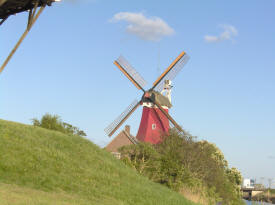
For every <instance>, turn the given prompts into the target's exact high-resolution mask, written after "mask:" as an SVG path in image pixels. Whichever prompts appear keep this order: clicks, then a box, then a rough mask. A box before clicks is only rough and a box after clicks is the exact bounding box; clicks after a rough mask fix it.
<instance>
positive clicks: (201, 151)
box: [120, 130, 243, 205]
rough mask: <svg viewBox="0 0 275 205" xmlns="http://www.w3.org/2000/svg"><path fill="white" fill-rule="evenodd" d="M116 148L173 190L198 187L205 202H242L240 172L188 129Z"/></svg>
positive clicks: (126, 158)
mask: <svg viewBox="0 0 275 205" xmlns="http://www.w3.org/2000/svg"><path fill="white" fill-rule="evenodd" d="M120 152H121V154H122V155H121V156H122V160H123V161H124V162H125V163H126V164H128V165H129V166H131V167H133V168H134V169H136V170H137V171H138V172H139V173H141V174H143V175H145V176H147V177H148V178H150V179H151V180H153V181H155V182H158V183H161V184H163V185H165V186H167V187H169V188H171V189H173V190H175V191H180V190H181V189H182V187H190V188H196V187H197V188H199V187H201V188H199V189H200V190H205V192H206V193H203V194H204V195H205V196H206V197H208V198H209V204H213V201H216V202H218V201H221V202H223V203H224V204H229V205H230V204H232V205H233V204H242V203H243V202H242V200H241V197H240V189H239V185H240V183H241V174H240V172H239V171H238V170H237V169H236V168H231V169H230V168H229V167H228V162H227V161H226V160H225V158H224V155H223V154H222V152H221V151H220V150H219V149H218V148H217V147H216V146H215V145H214V144H212V143H209V142H207V141H196V140H195V137H193V136H192V135H190V134H189V133H186V132H184V134H180V133H178V132H177V131H175V130H170V133H169V135H167V136H163V141H162V143H160V144H157V145H151V144H148V143H139V144H138V145H131V146H125V147H122V148H121V149H120ZM203 187H206V189H204V188H203Z"/></svg>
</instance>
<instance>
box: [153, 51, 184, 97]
mask: <svg viewBox="0 0 275 205" xmlns="http://www.w3.org/2000/svg"><path fill="white" fill-rule="evenodd" d="M188 60H189V56H188V55H187V54H186V53H185V52H182V53H181V54H180V56H179V57H178V58H177V59H176V60H175V61H174V62H173V63H172V64H171V65H170V66H169V67H168V69H166V71H164V73H163V74H162V75H161V76H160V77H159V79H158V80H156V82H155V83H154V86H153V88H155V90H156V91H158V92H160V91H161V90H162V89H163V87H164V82H165V80H173V79H174V78H175V77H176V75H177V74H178V73H179V72H180V71H181V69H182V68H183V66H184V65H185V64H186V63H187V62H188Z"/></svg>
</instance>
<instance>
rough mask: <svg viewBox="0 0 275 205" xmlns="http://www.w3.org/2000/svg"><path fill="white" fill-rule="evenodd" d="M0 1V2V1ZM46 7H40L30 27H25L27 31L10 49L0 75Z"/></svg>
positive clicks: (0, 68) (0, 69)
mask: <svg viewBox="0 0 275 205" xmlns="http://www.w3.org/2000/svg"><path fill="white" fill-rule="evenodd" d="M0 1H1V0H0ZM45 6H46V5H43V6H41V7H40V9H39V11H38V12H37V14H36V15H35V16H34V18H33V20H32V22H31V24H30V26H28V27H27V29H26V30H25V32H24V33H23V34H22V36H21V37H20V39H19V40H18V42H17V44H16V45H15V46H14V48H13V49H12V51H11V52H10V54H9V56H8V57H7V58H6V60H5V61H4V63H3V65H2V66H1V67H0V74H1V73H2V71H3V70H4V68H5V67H6V65H7V64H8V62H9V61H10V59H11V58H12V56H13V54H14V53H15V52H16V50H17V49H18V47H19V46H20V44H21V43H22V41H23V40H24V39H25V37H26V36H27V34H28V33H29V31H30V29H31V28H32V26H33V25H34V23H35V22H36V20H37V19H38V17H39V16H40V14H41V13H42V11H43V10H44V8H45Z"/></svg>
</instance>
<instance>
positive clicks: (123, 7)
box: [0, 0, 275, 181]
mask: <svg viewBox="0 0 275 205" xmlns="http://www.w3.org/2000/svg"><path fill="white" fill-rule="evenodd" d="M274 9H275V1H274V0H265V1H259V0H258V1H256V0H255V1H237V0H235V1H218V0H213V1H207V2H206V1H179V0H178V1H162V2H160V1H155V0H152V1H150V2H149V1H135V2H133V1H131V2H129V1H123V0H118V1H103V0H96V1H88V0H86V1H84V0H82V1H81V0H79V1H77V0H75V1H64V2H61V3H55V4H54V5H53V6H52V7H48V8H47V9H46V10H45V11H44V12H43V13H42V15H41V17H40V18H39V19H38V21H37V23H36V24H35V25H34V27H33V29H32V30H31V32H30V33H29V35H28V36H27V38H26V39H25V40H24V42H23V44H22V46H21V47H20V48H19V49H18V51H17V52H16V54H15V56H14V58H13V59H12V60H11V61H10V63H9V64H8V66H7V67H6V69H5V70H4V72H3V73H2V74H1V76H0V116H1V118H2V119H6V120H11V121H17V122H22V123H27V124H30V123H31V122H30V119H31V118H33V117H38V118H39V117H41V116H42V115H43V114H44V113H46V112H49V113H52V114H58V115H60V116H61V117H62V119H63V120H64V121H67V122H69V123H71V124H73V125H76V126H78V127H80V128H81V129H83V130H84V131H85V132H86V133H87V134H88V138H89V139H91V140H92V141H93V142H95V143H96V144H98V145H100V146H104V145H106V144H107V143H108V142H109V141H110V140H111V139H110V138H108V137H107V136H106V135H105V133H104V131H103V130H104V128H105V127H106V126H107V125H108V124H109V123H111V122H112V121H113V120H114V119H115V118H116V117H117V116H118V115H119V114H120V113H121V112H122V111H123V110H124V109H125V108H126V107H127V106H128V105H129V104H130V103H131V102H132V101H133V100H134V99H135V98H139V97H141V95H142V93H141V92H140V91H138V90H137V89H136V88H135V87H134V86H133V85H132V84H131V83H130V82H129V81H128V79H126V78H125V77H124V76H123V75H122V74H121V73H120V72H119V70H118V69H117V68H116V67H115V66H114V65H113V61H114V60H115V59H116V58H117V57H118V56H119V55H121V54H122V55H123V56H124V57H125V58H126V59H128V61H129V62H130V63H131V64H132V65H133V66H134V67H135V68H136V70H138V72H139V73H140V74H141V75H142V76H143V77H144V78H145V79H146V80H147V82H148V84H149V85H148V86H147V88H149V87H150V84H151V83H153V82H154V80H155V79H156V78H157V77H158V75H160V73H161V72H162V71H163V70H164V69H165V68H166V67H167V66H168V65H169V64H170V63H171V62H172V61H173V60H174V58H176V57H177V55H179V53H180V52H181V51H186V52H187V53H188V54H189V55H190V57H191V58H190V60H189V62H188V64H187V65H186V66H185V67H184V69H183V70H182V71H181V72H180V74H179V75H178V76H177V77H176V79H175V80H174V81H173V85H174V88H173V92H172V103H173V105H174V106H173V108H172V109H171V111H170V112H171V115H172V116H173V117H174V118H175V119H176V120H177V122H178V123H179V124H181V125H182V126H183V127H184V128H185V129H186V130H188V131H190V132H191V133H192V134H193V135H196V136H198V139H206V140H208V141H210V142H213V143H215V144H217V146H218V147H219V148H220V149H221V150H222V151H223V153H224V155H225V157H226V159H227V160H228V161H229V164H230V165H231V166H235V167H237V168H239V169H240V170H241V172H242V174H243V175H244V176H245V177H251V178H255V177H256V178H260V177H265V178H273V179H274V181H275V174H274V173H275V126H274V125H275V94H274V89H275V12H274ZM120 12H128V13H123V14H124V17H123V19H121V18H120V19H116V20H115V18H114V17H115V15H116V14H118V13H120ZM126 14H141V15H143V16H144V18H145V20H148V19H149V20H150V19H151V20H152V19H153V20H155V19H156V17H157V18H158V19H160V20H161V21H162V23H164V24H165V25H166V26H168V27H169V28H170V29H172V30H173V32H171V30H170V33H169V32H166V31H167V27H165V26H164V27H161V28H159V27H158V26H159V25H155V24H154V23H153V27H152V28H146V29H149V30H147V31H148V32H147V33H146V34H144V35H145V37H144V36H143V38H141V35H140V33H139V32H138V31H136V30H132V32H130V31H129V25H130V24H131V25H132V26H134V27H133V29H135V28H137V27H135V26H137V25H136V24H135V23H133V22H131V19H130V18H129V16H127V15H126ZM26 19H27V14H26V13H22V14H18V15H16V16H12V17H10V18H9V19H8V20H7V21H6V22H5V23H4V24H3V25H2V26H1V30H0V36H1V38H0V45H1V49H0V60H1V62H3V60H4V58H5V57H6V56H7V55H8V52H9V51H10V50H11V48H12V47H13V45H14V44H15V43H16V41H17V40H18V38H19V36H20V35H21V33H22V32H23V29H24V28H25V26H26ZM112 19H113V20H112ZM153 22H154V21H153ZM141 23H142V22H141ZM141 25H142V24H141ZM161 25H162V26H163V24H161ZM154 26H156V27H154ZM149 27H150V26H149ZM127 28H128V32H127ZM142 28H143V27H141V29H142ZM230 28H231V29H230ZM232 28H233V29H232ZM138 29H139V28H138ZM150 29H151V30H150ZM154 29H156V30H158V29H160V34H159V35H160V36H158V37H157V38H158V39H154V38H156V37H155V36H154V32H155V30H154ZM168 30H169V29H168ZM152 32H153V34H152ZM165 32H166V33H165ZM146 35H147V36H146ZM150 35H151V36H150ZM152 35H153V37H152ZM206 36H211V39H212V41H211V42H207V41H206V39H205V37H206ZM147 37H148V38H149V37H151V39H149V40H148V38H147ZM146 38H147V39H146ZM152 38H153V40H152ZM206 38H207V37H206ZM213 41H214V42H213ZM140 117H141V109H138V110H137V111H136V113H135V114H134V115H132V116H131V118H130V119H129V120H128V121H127V124H130V125H131V132H132V133H133V134H134V135H135V134H136V132H137V128H138V125H139V120H140Z"/></svg>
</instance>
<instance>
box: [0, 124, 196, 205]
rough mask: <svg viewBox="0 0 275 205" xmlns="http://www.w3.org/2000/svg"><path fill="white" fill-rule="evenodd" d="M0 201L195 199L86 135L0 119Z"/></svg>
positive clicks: (69, 204) (70, 203)
mask: <svg viewBox="0 0 275 205" xmlns="http://www.w3.org/2000/svg"><path fill="white" fill-rule="evenodd" d="M0 204H4V205H5V204H7V205H8V204H12V205H19V204H20V205H21V204H22V205H23V204H26V205H39V204H41V205H42V204H43V205H46V204H57V205H58V204H60V205H63V204H64V205H65V204H66V205H75V204H80V205H82V204H83V205H84V204H97V205H98V204H99V205H107V204H108V205H109V204H110V205H111V204H112V205H116V204H119V205H124V204H125V205H126V204H133V205H137V204H142V205H150V204H152V205H156V204H158V205H161V204H163V205H170V204H171V205H172V204H173V205H177V204H181V205H185V204H186V205H192V204H193V203H191V202H189V201H187V200H186V199H185V198H184V197H183V196H181V195H180V194H178V193H176V192H173V191H171V190H169V189H167V188H166V187H164V186H161V185H159V184H155V183H153V182H151V181H149V180H148V179H146V178H144V177H142V176H140V175H138V174H137V173H136V172H135V171H134V170H132V169H130V168H128V167H126V166H125V165H124V164H123V163H121V162H120V161H119V160H116V159H115V158H114V157H113V156H111V154H109V153H107V152H106V151H104V150H102V149H100V148H99V147H97V146H96V145H94V144H93V143H92V142H90V141H89V140H86V139H84V138H81V137H77V136H69V135H65V134H62V133H59V132H55V131H50V130H46V129H43V128H39V127H33V126H29V125H23V124H19V123H14V122H9V121H4V120H0Z"/></svg>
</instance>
